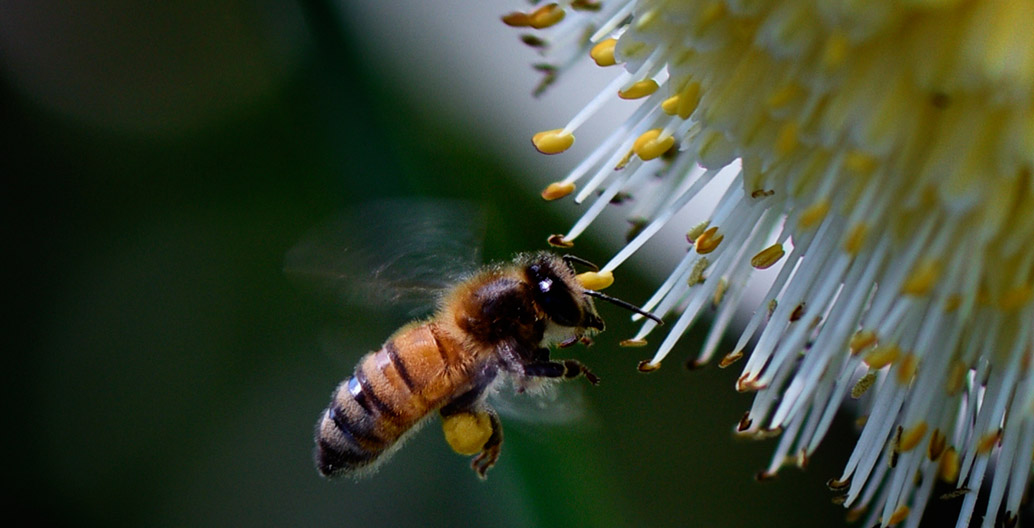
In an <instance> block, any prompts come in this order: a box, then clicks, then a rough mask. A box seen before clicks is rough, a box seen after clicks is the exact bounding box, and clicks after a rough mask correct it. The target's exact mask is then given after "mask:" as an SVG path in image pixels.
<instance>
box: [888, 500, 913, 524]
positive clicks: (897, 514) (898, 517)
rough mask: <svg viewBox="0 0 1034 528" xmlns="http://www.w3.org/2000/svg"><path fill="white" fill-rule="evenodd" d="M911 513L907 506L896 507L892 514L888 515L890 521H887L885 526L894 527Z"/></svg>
mask: <svg viewBox="0 0 1034 528" xmlns="http://www.w3.org/2000/svg"><path fill="white" fill-rule="evenodd" d="M911 511H912V510H911V508H909V507H908V505H907V504H902V505H901V506H898V509H896V510H894V513H892V514H891V515H890V519H888V520H887V526H894V525H895V524H898V523H899V522H901V521H904V520H905V519H906V518H908V514H909V512H911Z"/></svg>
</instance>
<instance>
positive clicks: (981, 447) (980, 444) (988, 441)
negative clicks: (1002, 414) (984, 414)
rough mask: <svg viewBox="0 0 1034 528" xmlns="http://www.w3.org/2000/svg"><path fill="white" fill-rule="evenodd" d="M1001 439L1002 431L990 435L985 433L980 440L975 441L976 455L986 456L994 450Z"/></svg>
mask: <svg viewBox="0 0 1034 528" xmlns="http://www.w3.org/2000/svg"><path fill="white" fill-rule="evenodd" d="M1001 437H1002V431H1001V430H998V431H994V432H991V433H987V434H985V435H984V436H981V437H980V440H977V454H978V455H986V454H988V453H990V452H991V450H992V449H994V446H995V445H996V444H998V440H999V439H1000V438H1001Z"/></svg>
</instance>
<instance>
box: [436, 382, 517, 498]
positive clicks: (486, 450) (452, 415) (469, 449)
mask: <svg viewBox="0 0 1034 528" xmlns="http://www.w3.org/2000/svg"><path fill="white" fill-rule="evenodd" d="M482 392H483V388H478V389H475V390H472V391H470V392H467V393H466V394H463V395H461V396H460V397H458V398H456V399H455V400H453V401H452V402H450V403H449V404H448V405H446V406H445V407H442V409H441V410H440V411H439V413H440V414H441V415H442V430H443V431H444V433H445V441H446V442H448V443H449V446H450V447H452V450H453V451H455V452H457V453H459V454H461V455H475V454H476V455H477V456H476V457H474V460H473V461H471V463H470V467H471V468H473V469H474V471H475V472H476V473H477V474H478V477H480V478H481V479H485V478H486V474H487V473H488V470H489V469H490V468H491V467H492V466H493V465H495V462H496V460H498V459H499V452H500V449H501V448H502V445H503V425H502V422H500V421H499V415H497V414H496V412H495V409H493V408H492V407H491V406H489V405H488V404H487V403H485V402H484V401H483V400H482V399H481V393H482Z"/></svg>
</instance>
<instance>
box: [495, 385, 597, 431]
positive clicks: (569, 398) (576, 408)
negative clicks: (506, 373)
mask: <svg viewBox="0 0 1034 528" xmlns="http://www.w3.org/2000/svg"><path fill="white" fill-rule="evenodd" d="M488 400H489V403H490V404H491V405H492V407H493V408H495V410H496V411H498V412H499V414H500V415H501V416H504V417H506V418H507V419H512V420H516V421H519V422H524V423H528V424H545V425H566V424H572V423H576V422H577V423H578V424H579V425H583V426H593V425H595V423H596V420H595V417H594V415H593V413H592V409H591V408H590V406H589V401H588V397H587V396H586V395H585V387H584V386H583V384H581V383H576V382H567V383H563V382H545V383H542V384H541V385H537V386H535V387H533V388H532V389H531V390H526V391H523V392H519V391H518V390H517V388H516V386H515V383H514V382H513V381H512V380H509V379H507V380H505V381H504V382H503V384H502V385H501V386H500V387H499V388H498V390H496V391H493V392H492V394H491V395H490V396H489V398H488Z"/></svg>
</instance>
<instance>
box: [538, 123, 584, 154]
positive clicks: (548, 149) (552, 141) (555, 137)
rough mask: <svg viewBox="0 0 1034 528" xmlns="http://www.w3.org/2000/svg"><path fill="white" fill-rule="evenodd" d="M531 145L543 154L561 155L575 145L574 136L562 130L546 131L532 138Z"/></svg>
mask: <svg viewBox="0 0 1034 528" xmlns="http://www.w3.org/2000/svg"><path fill="white" fill-rule="evenodd" d="M531 143H532V144H533V145H535V149H536V150H538V151H539V152H541V153H543V154H560V153H561V152H563V151H565V150H567V149H569V148H571V145H573V144H574V134H572V133H570V132H564V129H562V128H558V129H555V130H545V131H542V132H539V133H538V134H535V135H534V136H532V138H531Z"/></svg>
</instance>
